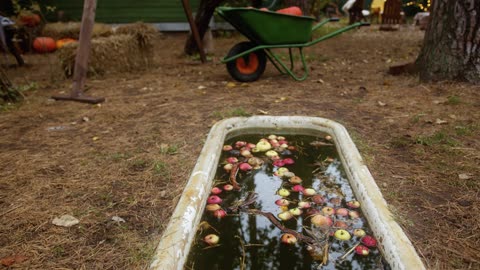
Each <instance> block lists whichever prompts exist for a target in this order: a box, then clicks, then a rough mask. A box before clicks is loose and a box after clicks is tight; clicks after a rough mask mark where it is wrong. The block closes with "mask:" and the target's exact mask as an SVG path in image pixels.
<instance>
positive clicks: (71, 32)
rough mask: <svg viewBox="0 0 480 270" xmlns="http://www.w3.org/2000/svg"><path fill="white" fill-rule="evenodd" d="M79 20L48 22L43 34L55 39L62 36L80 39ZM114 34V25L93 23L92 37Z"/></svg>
mask: <svg viewBox="0 0 480 270" xmlns="http://www.w3.org/2000/svg"><path fill="white" fill-rule="evenodd" d="M80 25H81V23H79V22H67V23H63V22H56V23H48V24H46V25H45V28H44V29H43V31H42V35H43V36H46V37H52V38H54V39H61V38H73V39H78V37H79V36H80ZM112 34H113V30H112V27H111V26H109V25H107V24H102V23H95V24H94V25H93V32H92V37H93V38H97V37H108V36H111V35H112Z"/></svg>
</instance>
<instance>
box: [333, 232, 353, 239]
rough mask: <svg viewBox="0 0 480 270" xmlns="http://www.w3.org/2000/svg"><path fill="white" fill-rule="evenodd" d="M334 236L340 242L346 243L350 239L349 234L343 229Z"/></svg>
mask: <svg viewBox="0 0 480 270" xmlns="http://www.w3.org/2000/svg"><path fill="white" fill-rule="evenodd" d="M334 236H335V238H337V239H338V240H341V241H348V240H350V238H352V236H351V235H350V233H349V232H348V231H346V230H344V229H339V230H336V231H335V234H334Z"/></svg>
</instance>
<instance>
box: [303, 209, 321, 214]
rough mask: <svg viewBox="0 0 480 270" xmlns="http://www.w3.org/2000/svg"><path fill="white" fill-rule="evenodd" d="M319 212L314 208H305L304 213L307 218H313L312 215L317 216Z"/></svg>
mask: <svg viewBox="0 0 480 270" xmlns="http://www.w3.org/2000/svg"><path fill="white" fill-rule="evenodd" d="M320 213H321V212H320V210H318V209H317V208H314V207H310V208H307V211H306V213H305V214H306V215H307V216H314V215H317V214H320Z"/></svg>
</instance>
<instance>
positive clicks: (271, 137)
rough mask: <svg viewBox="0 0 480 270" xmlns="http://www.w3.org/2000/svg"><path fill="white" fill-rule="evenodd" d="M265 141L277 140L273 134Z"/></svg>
mask: <svg viewBox="0 0 480 270" xmlns="http://www.w3.org/2000/svg"><path fill="white" fill-rule="evenodd" d="M267 139H269V140H276V139H277V135H275V134H271V135H268V137H267Z"/></svg>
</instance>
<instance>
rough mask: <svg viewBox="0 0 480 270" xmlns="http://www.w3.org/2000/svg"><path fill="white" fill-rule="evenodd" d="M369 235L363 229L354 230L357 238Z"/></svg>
mask: <svg viewBox="0 0 480 270" xmlns="http://www.w3.org/2000/svg"><path fill="white" fill-rule="evenodd" d="M366 234H367V233H366V232H365V231H364V230H363V229H355V230H353V235H355V236H356V237H364V236H365V235H366Z"/></svg>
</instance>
